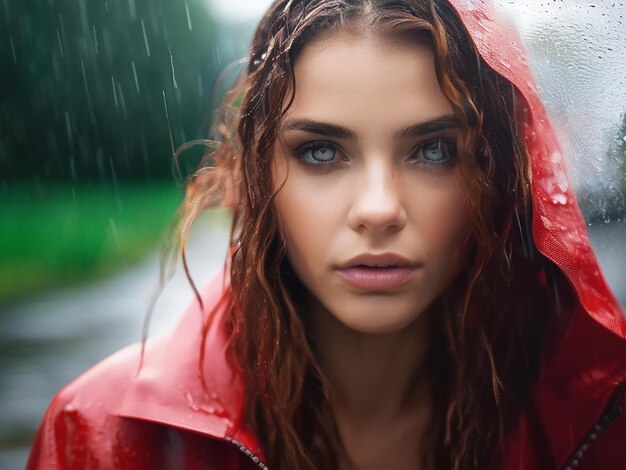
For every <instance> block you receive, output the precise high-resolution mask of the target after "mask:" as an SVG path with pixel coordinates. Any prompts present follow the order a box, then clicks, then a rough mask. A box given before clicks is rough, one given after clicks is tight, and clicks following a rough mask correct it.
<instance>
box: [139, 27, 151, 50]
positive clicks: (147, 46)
mask: <svg viewBox="0 0 626 470" xmlns="http://www.w3.org/2000/svg"><path fill="white" fill-rule="evenodd" d="M141 30H142V31H143V42H144V44H145V45H146V54H148V57H150V45H149V44H148V35H147V34H146V25H145V23H144V22H143V19H142V20H141Z"/></svg>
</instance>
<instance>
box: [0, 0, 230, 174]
mask: <svg viewBox="0 0 626 470" xmlns="http://www.w3.org/2000/svg"><path fill="white" fill-rule="evenodd" d="M0 25H1V27H2V30H3V37H4V40H3V41H2V42H1V43H0V53H1V54H0V58H1V63H2V73H0V182H2V180H5V181H6V180H16V179H24V178H32V177H33V176H36V177H39V178H43V179H50V178H52V179H55V180H65V181H71V182H77V181H87V182H93V183H103V182H110V181H115V180H117V179H119V180H121V179H135V180H137V179H138V180H145V179H146V178H152V179H169V180H171V176H172V171H171V158H172V151H171V142H170V127H171V134H172V138H173V140H174V143H175V145H180V144H182V143H183V142H185V141H187V140H190V139H194V138H198V137H206V136H207V134H208V132H209V128H210V118H211V112H212V108H213V107H214V104H215V103H213V99H212V96H211V94H212V90H213V86H214V83H215V80H216V77H217V76H218V74H219V72H220V71H221V69H222V68H223V67H224V66H225V65H226V64H227V63H229V62H230V61H232V60H233V58H234V57H235V55H236V54H237V52H236V51H234V50H233V49H234V47H233V44H232V42H231V41H229V40H228V37H227V34H225V33H224V31H222V32H221V33H220V32H219V31H218V30H219V28H218V27H217V26H216V24H215V21H214V20H213V19H212V18H211V17H210V15H209V12H208V10H207V6H206V1H205V0H181V1H170V0H107V1H103V2H90V1H87V0H55V1H51V0H33V1H28V2H19V1H17V2H9V1H5V2H4V3H3V4H2V5H1V6H0ZM166 105H167V110H168V113H167V114H168V115H169V116H168V117H169V122H170V124H171V126H168V119H167V117H166V111H165V108H166Z"/></svg>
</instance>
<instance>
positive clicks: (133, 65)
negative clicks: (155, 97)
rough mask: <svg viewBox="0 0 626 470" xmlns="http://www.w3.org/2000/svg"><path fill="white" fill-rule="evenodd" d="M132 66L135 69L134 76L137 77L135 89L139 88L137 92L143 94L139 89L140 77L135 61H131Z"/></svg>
mask: <svg viewBox="0 0 626 470" xmlns="http://www.w3.org/2000/svg"><path fill="white" fill-rule="evenodd" d="M130 66H131V67H132V69H133V78H134V79H135V90H137V94H138V95H139V94H141V90H140V89H139V79H138V78H137V68H136V67H135V61H134V60H131V61H130Z"/></svg>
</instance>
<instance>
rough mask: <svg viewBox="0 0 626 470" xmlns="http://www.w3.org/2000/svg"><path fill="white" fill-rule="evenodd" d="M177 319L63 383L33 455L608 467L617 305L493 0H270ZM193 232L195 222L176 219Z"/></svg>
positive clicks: (617, 404) (617, 425)
mask: <svg viewBox="0 0 626 470" xmlns="http://www.w3.org/2000/svg"><path fill="white" fill-rule="evenodd" d="M218 131H219V135H220V139H219V144H218V146H217V149H216V151H215V152H214V153H213V154H212V155H211V156H210V159H209V161H210V165H211V166H212V167H211V168H210V169H209V168H208V165H209V163H208V162H207V169H204V170H201V172H200V173H199V175H200V176H198V177H197V178H196V179H195V180H192V181H191V182H190V188H189V191H188V197H187V201H186V202H185V206H184V210H185V216H186V217H185V222H184V224H183V227H188V225H189V223H190V222H191V221H192V220H193V219H194V217H195V216H196V215H197V213H198V212H199V211H200V210H201V209H203V208H204V207H206V206H211V205H216V204H222V205H225V206H227V207H230V208H232V211H233V229H232V250H231V253H230V256H229V259H228V260H227V264H226V269H225V272H224V275H223V276H220V277H219V279H218V280H217V281H215V282H214V283H213V284H212V285H211V286H209V287H208V288H207V289H206V290H205V291H203V292H202V293H201V294H199V296H198V301H197V302H195V303H194V304H193V305H192V306H191V307H190V308H189V310H188V311H187V313H186V314H185V315H184V317H183V318H182V320H181V322H180V324H179V326H178V327H177V328H176V329H175V330H174V331H173V332H172V333H171V334H170V335H169V336H166V337H162V338H158V339H154V340H149V341H148V342H147V343H146V344H145V351H143V350H142V348H141V346H133V347H130V348H129V349H126V350H124V351H122V352H120V353H118V354H116V355H114V356H113V357H111V358H109V359H107V360H105V361H104V362H102V363H100V364H99V365H97V366H96V367H94V368H93V369H92V370H91V371H89V372H87V373H86V374H84V375H83V376H82V377H80V378H79V379H77V380H76V381H75V382H73V383H72V384H70V385H69V386H68V387H66V388H65V389H64V390H63V391H62V392H61V393H60V394H59V396H57V398H55V400H54V401H53V403H52V405H51V406H50V409H49V411H48V413H47V415H46V417H45V419H44V422H43V424H42V427H41V429H40V431H39V434H38V436H37V438H36V441H35V445H34V448H33V451H32V454H31V458H30V461H29V468H31V469H33V468H81V469H82V468H133V469H136V468H210V469H224V468H257V467H261V468H272V469H313V468H319V469H332V468H338V469H354V468H357V469H374V468H376V469H380V468H393V469H417V468H422V469H432V468H438V469H439V468H441V469H448V468H454V469H470V468H476V469H484V468H496V469H501V468H506V469H535V468H546V469H548V468H549V469H552V468H602V469H610V468H622V467H623V465H625V462H626V449H625V447H624V446H623V445H622V441H623V437H624V436H625V435H626V418H624V417H622V416H621V406H622V404H623V402H624V389H625V387H626V381H625V379H626V322H625V321H624V317H623V314H622V312H621V311H620V308H619V306H618V304H617V302H616V300H615V298H614V297H613V295H612V294H611V293H610V291H609V290H608V288H607V286H606V284H605V282H604V280H603V278H602V276H601V274H600V272H599V270H598V266H597V263H596V261H595V257H594V255H593V252H592V250H591V248H590V245H589V241H588V239H587V235H586V230H585V224H584V221H583V219H582V217H581V215H580V212H579V209H578V206H577V203H576V199H575V197H574V195H573V193H572V189H571V187H570V185H569V183H568V179H567V176H566V170H565V167H564V163H563V158H562V156H561V153H560V151H559V148H558V146H557V144H556V142H555V139H554V134H553V131H552V129H551V127H550V124H549V122H548V120H547V117H546V114H545V112H544V110H543V108H542V105H541V103H540V101H539V99H538V97H537V95H536V92H535V89H534V86H533V83H532V78H531V75H530V72H529V71H528V68H527V63H526V59H525V53H524V51H523V49H522V47H521V45H520V42H519V39H518V38H517V37H516V36H515V35H514V33H513V32H512V30H511V29H510V28H509V26H508V25H507V24H506V23H505V22H503V21H501V20H500V19H498V17H497V15H496V14H495V12H494V11H492V10H491V8H490V7H489V6H488V5H487V3H486V2H467V1H461V0H454V1H450V2H447V1H443V0H432V1H431V0H311V1H295V0H277V1H276V2H274V4H273V5H272V6H271V8H270V9H269V11H268V12H267V14H266V15H265V16H264V18H263V19H262V21H261V23H260V25H259V27H258V29H257V32H256V34H255V36H254V40H253V44H252V49H251V55H250V61H249V65H248V68H247V73H246V74H245V76H244V78H243V80H242V81H241V83H240V84H239V85H238V86H237V87H236V88H235V89H234V90H233V91H232V93H231V94H230V95H229V97H228V100H227V104H226V107H225V112H224V119H223V121H222V122H221V124H220V125H219V126H218ZM183 236H184V231H183Z"/></svg>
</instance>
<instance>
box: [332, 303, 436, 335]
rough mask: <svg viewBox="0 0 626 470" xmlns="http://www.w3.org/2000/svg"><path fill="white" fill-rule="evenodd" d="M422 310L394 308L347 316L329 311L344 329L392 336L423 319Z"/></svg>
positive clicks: (363, 311) (371, 310) (352, 311)
mask: <svg viewBox="0 0 626 470" xmlns="http://www.w3.org/2000/svg"><path fill="white" fill-rule="evenodd" d="M423 310H424V309H416V310H412V311H407V312H402V311H399V310H398V309H395V308H389V307H387V308H379V309H375V310H374V309H371V308H370V309H364V310H361V311H358V310H356V311H355V310H351V311H350V313H349V314H342V312H340V311H338V310H335V311H332V310H331V311H329V313H330V315H331V316H333V317H335V319H336V320H338V321H339V322H340V323H342V324H343V325H344V326H345V327H346V328H348V329H350V330H352V331H354V332H357V333H363V334H373V335H382V334H392V333H398V332H400V331H402V330H404V329H407V328H408V327H410V326H411V325H413V324H415V323H416V322H419V321H420V320H421V319H422V318H423V317H425V312H424V311H423Z"/></svg>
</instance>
